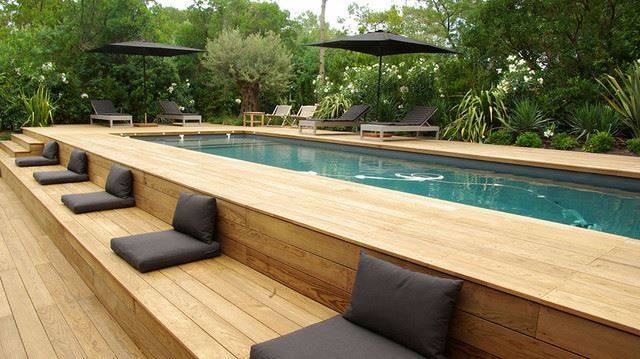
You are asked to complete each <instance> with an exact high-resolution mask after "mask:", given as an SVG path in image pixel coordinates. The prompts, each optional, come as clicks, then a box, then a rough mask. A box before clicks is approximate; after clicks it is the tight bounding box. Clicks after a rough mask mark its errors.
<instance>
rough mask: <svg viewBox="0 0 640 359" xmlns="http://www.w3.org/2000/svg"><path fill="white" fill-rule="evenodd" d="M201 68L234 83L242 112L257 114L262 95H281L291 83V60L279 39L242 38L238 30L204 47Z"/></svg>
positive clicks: (225, 34) (251, 36)
mask: <svg viewBox="0 0 640 359" xmlns="http://www.w3.org/2000/svg"><path fill="white" fill-rule="evenodd" d="M203 65H204V66H205V67H206V68H208V69H209V70H210V71H212V73H213V75H214V76H216V75H217V76H221V77H223V78H226V79H228V80H230V81H233V82H235V83H236V85H237V86H238V88H239V90H240V93H241V94H242V108H241V111H243V112H244V111H257V110H258V106H259V103H258V101H259V95H260V92H261V91H264V92H266V93H269V94H270V95H272V96H278V95H280V94H282V93H283V92H284V91H285V90H286V89H288V86H289V80H290V79H291V58H290V55H289V54H288V52H287V51H286V49H285V47H284V44H283V43H282V41H281V40H280V37H279V36H278V35H275V34H273V33H271V32H268V33H266V34H264V35H261V34H251V35H248V36H246V37H245V36H243V35H242V34H241V33H240V31H238V30H227V31H223V32H222V33H221V34H220V36H218V38H217V39H216V40H213V41H209V42H208V43H207V56H206V58H205V59H204V60H203Z"/></svg>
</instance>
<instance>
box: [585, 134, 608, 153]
mask: <svg viewBox="0 0 640 359" xmlns="http://www.w3.org/2000/svg"><path fill="white" fill-rule="evenodd" d="M614 142H615V139H614V138H613V135H611V134H610V133H608V132H605V131H599V132H596V134H594V135H593V136H591V137H589V139H588V140H587V142H586V143H585V144H584V150H585V151H587V152H597V153H602V152H608V151H610V150H611V149H612V148H613V143H614Z"/></svg>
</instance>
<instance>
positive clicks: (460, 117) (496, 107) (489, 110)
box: [443, 88, 506, 142]
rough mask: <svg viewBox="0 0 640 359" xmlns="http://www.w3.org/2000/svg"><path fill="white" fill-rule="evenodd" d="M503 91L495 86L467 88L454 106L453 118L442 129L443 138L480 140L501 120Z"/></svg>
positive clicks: (469, 140) (504, 111) (502, 115)
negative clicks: (489, 88) (475, 90)
mask: <svg viewBox="0 0 640 359" xmlns="http://www.w3.org/2000/svg"><path fill="white" fill-rule="evenodd" d="M503 97H504V92H503V91H501V90H498V89H495V88H492V89H491V90H482V91H480V92H473V91H471V90H469V92H467V94H466V95H464V97H463V98H462V101H460V103H459V104H458V105H457V106H456V107H455V112H456V115H455V118H454V120H453V121H452V122H451V123H450V124H449V125H447V127H446V128H445V129H444V135H443V137H444V138H448V139H452V140H461V141H465V142H482V141H483V140H484V136H485V134H486V133H487V131H489V129H491V128H492V127H494V126H495V125H497V124H499V123H501V122H503V121H504V120H503V117H504V114H505V113H506V107H505V105H504V101H503Z"/></svg>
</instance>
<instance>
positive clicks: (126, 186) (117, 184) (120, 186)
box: [104, 165, 133, 198]
mask: <svg viewBox="0 0 640 359" xmlns="http://www.w3.org/2000/svg"><path fill="white" fill-rule="evenodd" d="M104 189H105V191H107V193H109V194H112V195H114V196H116V197H118V198H128V197H131V194H132V193H133V173H131V170H130V169H128V168H124V167H120V166H118V165H113V166H111V169H110V170H109V175H108V176H107V182H106V183H105V185H104Z"/></svg>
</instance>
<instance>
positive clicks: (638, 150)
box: [627, 137, 640, 155]
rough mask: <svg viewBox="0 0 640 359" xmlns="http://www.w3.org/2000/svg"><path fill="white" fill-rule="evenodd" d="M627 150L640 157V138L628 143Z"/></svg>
mask: <svg viewBox="0 0 640 359" xmlns="http://www.w3.org/2000/svg"><path fill="white" fill-rule="evenodd" d="M627 149H628V150H629V151H631V152H633V153H635V154H636V155H640V137H636V138H632V139H630V140H628V141H627Z"/></svg>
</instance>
